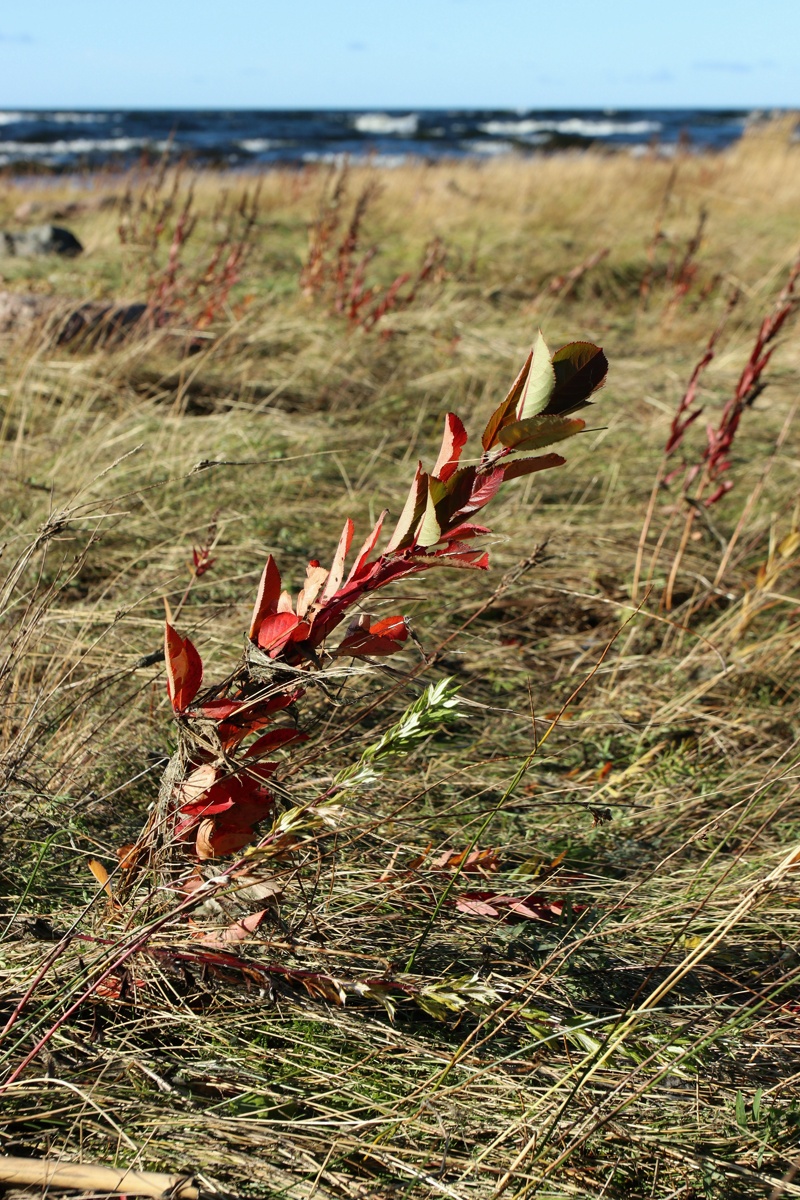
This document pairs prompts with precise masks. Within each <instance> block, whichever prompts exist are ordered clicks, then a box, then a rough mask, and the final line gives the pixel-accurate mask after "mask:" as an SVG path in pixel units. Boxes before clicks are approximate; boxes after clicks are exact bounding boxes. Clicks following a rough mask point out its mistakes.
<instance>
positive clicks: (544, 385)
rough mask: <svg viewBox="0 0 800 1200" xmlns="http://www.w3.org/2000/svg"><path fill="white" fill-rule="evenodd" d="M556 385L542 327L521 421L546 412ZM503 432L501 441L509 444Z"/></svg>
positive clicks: (523, 403)
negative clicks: (504, 438)
mask: <svg viewBox="0 0 800 1200" xmlns="http://www.w3.org/2000/svg"><path fill="white" fill-rule="evenodd" d="M555 386H556V372H555V368H554V367H553V364H552V362H551V361H550V351H549V350H548V348H547V342H546V341H545V340H544V336H543V334H542V331H541V329H540V330H539V336H538V338H537V339H536V345H535V346H534V347H533V358H532V359H531V366H530V370H529V371H528V379H527V382H526V384H525V391H524V392H523V393H522V403H521V404H520V408H519V419H520V421H525V420H527V418H528V417H535V416H536V415H537V414H538V413H540V412H544V410H545V409H546V408H547V402H548V400H549V399H550V396H551V394H552V391H553V388H554V387H555ZM506 428H507V427H506ZM503 433H504V430H503V429H501V430H500V431H499V434H500V441H501V442H503V445H508V443H507V442H505V441H504V440H503ZM542 445H547V443H546V442H543V443H542ZM532 448H533V447H532Z"/></svg>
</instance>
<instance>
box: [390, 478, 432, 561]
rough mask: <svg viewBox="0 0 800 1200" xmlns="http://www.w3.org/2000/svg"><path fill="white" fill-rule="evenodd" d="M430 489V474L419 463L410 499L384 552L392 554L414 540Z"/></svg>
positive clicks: (410, 491) (409, 494)
mask: <svg viewBox="0 0 800 1200" xmlns="http://www.w3.org/2000/svg"><path fill="white" fill-rule="evenodd" d="M427 491H428V476H427V473H426V472H425V471H423V469H422V463H417V471H416V474H415V475H414V479H413V481H412V483H411V488H410V489H409V493H408V499H407V500H406V503H405V507H404V508H403V511H402V512H401V514H400V519H399V520H398V522H397V525H396V526H395V529H394V533H393V534H392V536H391V538H390V539H389V544H388V546H387V547H386V549H385V550H384V554H392V553H393V552H394V551H395V550H404V549H405V548H406V546H409V545H410V544H411V542H412V540H413V530H414V528H415V527H416V524H417V522H418V521H419V519H420V517H421V516H422V513H423V512H424V509H425V498H426V496H427Z"/></svg>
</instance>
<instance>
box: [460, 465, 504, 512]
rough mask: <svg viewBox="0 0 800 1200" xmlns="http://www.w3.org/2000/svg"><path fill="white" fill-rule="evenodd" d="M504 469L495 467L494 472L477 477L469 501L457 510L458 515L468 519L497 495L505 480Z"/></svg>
mask: <svg viewBox="0 0 800 1200" xmlns="http://www.w3.org/2000/svg"><path fill="white" fill-rule="evenodd" d="M506 469H507V468H504V467H495V468H494V470H492V471H489V472H488V473H487V474H486V475H477V476H476V478H475V483H474V485H473V488H472V492H471V494H470V497H469V500H467V502H466V504H464V505H463V506H462V507H461V508H460V509H459V510H458V515H459V516H464V517H468V516H469V515H470V513H474V512H477V511H478V510H479V509H481V508H484V507H485V506H486V505H487V504H488V503H489V501H490V500H491V499H492V497H493V496H495V495H496V494H497V491H498V489H499V487H500V485H501V484H502V482H503V479H504V478H505V470H506Z"/></svg>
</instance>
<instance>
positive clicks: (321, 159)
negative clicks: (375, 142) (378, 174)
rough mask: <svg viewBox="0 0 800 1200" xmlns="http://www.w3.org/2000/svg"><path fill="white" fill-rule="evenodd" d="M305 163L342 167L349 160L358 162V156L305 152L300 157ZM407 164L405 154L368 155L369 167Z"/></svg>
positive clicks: (327, 151) (330, 151) (337, 152)
mask: <svg viewBox="0 0 800 1200" xmlns="http://www.w3.org/2000/svg"><path fill="white" fill-rule="evenodd" d="M301 158H302V161H303V162H305V163H325V164H326V165H329V166H335V167H343V166H344V165H345V163H347V162H349V161H350V160H351V159H356V160H359V159H360V158H361V156H360V155H351V154H343V153H341V151H338V150H306V152H305V154H302V155H301ZM406 162H408V156H407V155H406V154H370V156H369V164H370V166H371V167H401V166H402V165H403V163H406Z"/></svg>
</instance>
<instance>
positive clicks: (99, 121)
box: [45, 112, 117, 125]
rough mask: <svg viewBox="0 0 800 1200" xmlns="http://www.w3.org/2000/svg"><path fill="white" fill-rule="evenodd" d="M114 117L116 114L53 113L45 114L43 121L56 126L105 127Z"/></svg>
mask: <svg viewBox="0 0 800 1200" xmlns="http://www.w3.org/2000/svg"><path fill="white" fill-rule="evenodd" d="M115 117H117V114H116V113H107V112H105V113H102V112H54V113H47V115H46V117H45V120H47V121H53V122H54V124H56V125H105V124H106V122H108V121H111V120H113V119H114V118H115Z"/></svg>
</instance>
